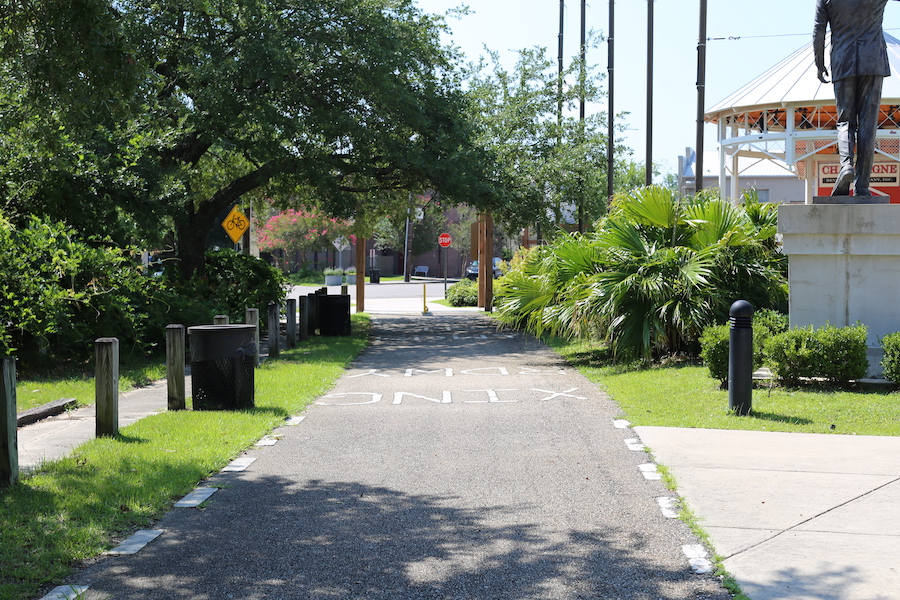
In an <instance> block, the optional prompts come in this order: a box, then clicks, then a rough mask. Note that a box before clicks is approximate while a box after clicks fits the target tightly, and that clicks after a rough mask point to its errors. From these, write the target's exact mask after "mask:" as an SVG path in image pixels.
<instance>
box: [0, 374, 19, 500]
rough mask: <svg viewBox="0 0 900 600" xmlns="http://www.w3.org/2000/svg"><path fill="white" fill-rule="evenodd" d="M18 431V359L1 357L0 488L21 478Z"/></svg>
mask: <svg viewBox="0 0 900 600" xmlns="http://www.w3.org/2000/svg"><path fill="white" fill-rule="evenodd" d="M17 435H18V434H17V432H16V360H15V359H14V358H0V488H4V487H9V486H11V485H15V484H16V482H17V481H18V480H19V443H18V437H17Z"/></svg>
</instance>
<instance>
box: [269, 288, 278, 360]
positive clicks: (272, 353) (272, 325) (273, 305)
mask: <svg viewBox="0 0 900 600" xmlns="http://www.w3.org/2000/svg"><path fill="white" fill-rule="evenodd" d="M280 330H281V311H280V310H279V307H278V303H277V302H269V358H278V355H279V353H280V350H279V348H278V335H279V333H280Z"/></svg>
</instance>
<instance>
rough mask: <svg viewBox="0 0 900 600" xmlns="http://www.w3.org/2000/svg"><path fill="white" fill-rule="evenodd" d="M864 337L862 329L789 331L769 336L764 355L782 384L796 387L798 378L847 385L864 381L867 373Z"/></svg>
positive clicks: (828, 326)
mask: <svg viewBox="0 0 900 600" xmlns="http://www.w3.org/2000/svg"><path fill="white" fill-rule="evenodd" d="M866 336H867V330H866V327H865V326H864V325H854V326H852V327H834V326H831V325H826V326H825V327H823V328H821V329H815V328H813V327H812V326H809V327H803V328H798V329H789V330H788V331H785V332H784V333H779V334H776V335H774V336H772V337H771V338H770V339H769V341H768V342H767V343H766V352H767V354H768V356H769V360H770V363H771V366H772V371H773V372H774V373H775V376H776V378H777V379H778V380H779V381H780V382H782V383H785V384H788V385H796V384H797V383H799V382H800V380H801V378H821V379H824V380H826V381H827V382H829V383H846V382H849V381H851V380H854V379H861V378H863V377H865V375H866V372H867V371H868V367H869V361H868V358H867V357H866V351H867V345H866Z"/></svg>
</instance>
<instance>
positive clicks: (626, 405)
mask: <svg viewBox="0 0 900 600" xmlns="http://www.w3.org/2000/svg"><path fill="white" fill-rule="evenodd" d="M548 343H549V344H550V345H552V346H553V347H554V348H555V349H556V350H557V352H559V353H560V354H561V355H562V356H563V357H564V358H566V359H567V360H568V361H569V362H570V363H571V364H572V365H574V366H576V367H577V368H578V370H579V371H580V372H581V373H582V374H583V375H584V376H585V377H587V378H588V379H590V380H591V381H592V382H593V383H595V384H597V385H598V386H600V387H601V388H603V389H604V390H605V391H607V392H608V393H609V394H610V395H611V396H612V398H613V399H614V400H615V401H616V403H617V404H618V405H619V406H620V407H621V408H622V411H623V413H624V414H623V416H624V417H625V418H626V419H628V420H629V421H630V422H631V424H632V425H636V426H640V425H647V426H658V427H688V428H704V429H742V430H752V431H785V432H797V433H834V434H847V435H882V436H896V435H900V393H898V392H896V391H893V390H891V389H884V390H875V391H872V390H854V389H832V388H817V387H812V386H811V387H804V388H782V387H777V386H774V385H768V384H763V385H761V386H760V387H757V388H756V389H754V390H753V412H752V413H751V414H750V415H749V416H746V417H739V416H736V415H734V414H732V413H730V412H729V411H728V391H727V390H722V389H719V383H718V381H716V380H714V379H713V378H711V377H710V376H709V371H708V370H707V369H706V367H702V366H698V365H696V364H686V363H682V364H676V365H670V366H661V367H653V368H649V369H639V370H638V369H628V368H622V367H615V366H609V365H608V364H607V361H606V360H605V359H606V353H605V351H604V350H603V349H597V348H594V347H591V346H590V345H589V344H588V343H585V342H565V341H562V340H558V339H553V340H548Z"/></svg>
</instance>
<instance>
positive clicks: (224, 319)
mask: <svg viewBox="0 0 900 600" xmlns="http://www.w3.org/2000/svg"><path fill="white" fill-rule="evenodd" d="M213 325H228V315H216V316H214V317H213Z"/></svg>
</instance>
